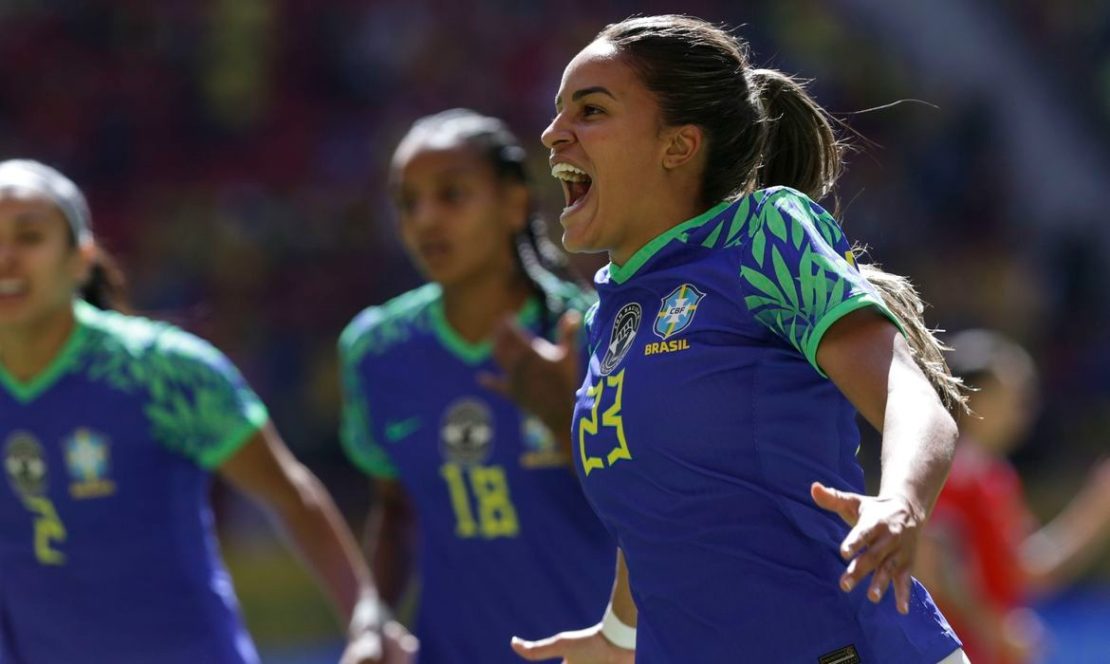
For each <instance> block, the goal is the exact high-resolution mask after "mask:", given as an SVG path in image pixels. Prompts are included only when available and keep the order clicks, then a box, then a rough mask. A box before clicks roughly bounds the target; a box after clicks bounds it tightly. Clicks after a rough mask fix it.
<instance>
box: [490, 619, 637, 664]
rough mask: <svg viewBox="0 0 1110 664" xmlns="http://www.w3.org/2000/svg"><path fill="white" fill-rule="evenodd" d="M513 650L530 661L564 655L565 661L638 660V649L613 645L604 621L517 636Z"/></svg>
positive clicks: (613, 663) (619, 663)
mask: <svg viewBox="0 0 1110 664" xmlns="http://www.w3.org/2000/svg"><path fill="white" fill-rule="evenodd" d="M512 646H513V650H514V651H516V654H518V655H520V656H521V657H523V658H524V659H526V660H528V661H530V662H538V661H541V660H545V659H553V658H555V657H562V658H563V659H562V662H563V664H634V662H635V660H636V651H635V650H626V649H624V648H618V647H617V646H615V645H613V644H612V643H610V642H609V641H608V639H606V638H605V637H604V636H602V635H601V624H600V623H599V624H597V625H594V626H593V627H587V628H586V629H580V630H576V631H573V632H562V633H560V634H556V635H555V636H551V637H548V638H546V639H541V640H539V641H525V640H524V639H521V638H518V637H515V636H514V637H513V640H512Z"/></svg>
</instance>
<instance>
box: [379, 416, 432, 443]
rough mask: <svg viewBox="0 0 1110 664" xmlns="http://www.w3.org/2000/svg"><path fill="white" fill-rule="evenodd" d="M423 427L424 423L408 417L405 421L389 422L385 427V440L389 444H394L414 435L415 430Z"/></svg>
mask: <svg viewBox="0 0 1110 664" xmlns="http://www.w3.org/2000/svg"><path fill="white" fill-rule="evenodd" d="M423 425H424V423H423V422H422V421H421V420H420V418H419V417H410V418H408V419H407V420H399V421H397V422H389V423H388V424H386V425H385V438H386V440H388V441H389V442H391V443H396V442H397V441H399V440H402V439H404V438H408V437H409V436H411V435H412V434H414V433H416V430H417V429H419V428H420V427H422V426H423Z"/></svg>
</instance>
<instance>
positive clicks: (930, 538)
mask: <svg viewBox="0 0 1110 664" xmlns="http://www.w3.org/2000/svg"><path fill="white" fill-rule="evenodd" d="M951 343H952V347H953V351H952V353H951V355H950V356H949V359H950V363H951V366H952V370H953V372H954V373H956V374H957V375H959V376H961V377H962V378H963V379H964V381H965V382H966V383H967V384H968V385H969V386H971V387H973V388H976V390H975V391H974V392H972V393H971V397H970V405H971V410H972V414H971V415H966V416H964V417H963V418H962V419H961V420H960V439H959V441H958V443H957V446H956V459H955V461H954V463H953V465H952V472H951V474H950V475H949V477H948V482H947V483H946V484H945V487H944V490H943V491H942V492H941V494H940V499H939V500H938V501H937V507H936V510H935V511H934V513H933V518H932V519H931V520H930V522H929V528H928V529H927V530H926V533H925V535H926V536H925V537H924V538H923V539H922V544H921V557H920V565H919V567H918V570H919V574H920V577H921V579H922V581H923V582H924V583H925V584H926V585H927V586H928V588H929V589H930V591H931V592H932V593H933V596H934V597H935V598H936V600H937V603H938V604H939V605H940V607H941V609H942V610H943V611H944V615H945V616H947V617H948V618H949V619H950V620H951V621H952V624H953V626H954V627H955V628H956V631H957V633H958V634H959V635H960V637H961V638H962V639H963V640H964V644H965V647H966V649H967V652H968V655H969V656H970V657H971V660H972V661H973V662H975V664H1018V663H1021V662H1028V661H1032V660H1035V659H1036V658H1037V657H1036V655H1037V654H1038V651H1039V650H1040V649H1041V647H1042V646H1043V645H1044V644H1042V643H1041V641H1042V640H1043V636H1044V629H1043V627H1042V626H1041V624H1040V622H1039V620H1038V619H1037V617H1036V615H1034V614H1033V613H1032V611H1030V610H1029V609H1028V608H1027V603H1028V602H1029V600H1030V599H1031V598H1032V597H1033V596H1034V595H1036V594H1039V593H1043V592H1046V591H1051V590H1055V589H1058V588H1060V587H1061V586H1062V585H1064V584H1065V583H1067V582H1068V581H1070V580H1071V579H1073V578H1074V577H1075V576H1076V575H1077V574H1078V573H1079V572H1081V571H1082V570H1083V569H1084V567H1085V566H1086V565H1087V564H1088V563H1090V562H1092V561H1093V559H1094V558H1095V554H1097V553H1098V552H1099V550H1100V549H1101V548H1102V547H1103V546H1105V544H1106V543H1107V538H1108V536H1110V461H1103V462H1102V463H1101V464H1100V465H1099V466H1097V467H1096V468H1095V471H1094V473H1092V475H1091V478H1090V480H1089V481H1088V483H1087V484H1086V486H1084V487H1083V489H1082V490H1081V491H1080V492H1079V494H1078V495H1077V496H1076V497H1075V498H1074V499H1073V500H1072V501H1071V503H1070V504H1069V505H1068V506H1067V508H1065V509H1064V511H1063V512H1062V513H1061V514H1060V515H1059V516H1057V517H1056V518H1055V519H1054V520H1053V521H1052V522H1051V523H1049V524H1048V525H1046V526H1044V527H1041V528H1039V529H1037V528H1036V525H1035V519H1034V518H1033V516H1032V514H1031V513H1030V512H1029V509H1028V508H1027V507H1026V505H1025V500H1024V498H1023V496H1022V490H1021V480H1020V479H1019V477H1018V475H1017V473H1016V472H1015V471H1014V468H1013V467H1012V466H1011V465H1010V463H1009V462H1008V461H1007V460H1006V455H1007V454H1008V453H1009V452H1011V451H1012V450H1013V449H1014V448H1015V447H1017V446H1018V445H1020V444H1021V443H1022V442H1023V441H1024V440H1025V439H1026V438H1027V436H1028V435H1029V430H1030V428H1031V426H1032V424H1033V422H1034V419H1035V417H1036V415H1037V412H1038V410H1039V405H1038V403H1039V397H1038V394H1037V392H1038V388H1037V373H1036V368H1035V366H1034V363H1033V359H1032V358H1031V357H1030V356H1029V354H1028V353H1026V352H1025V350H1024V349H1023V348H1021V347H1020V346H1018V345H1017V344H1016V343H1014V342H1013V341H1010V340H1009V339H1006V338H1005V337H1004V336H1002V335H1001V334H998V333H997V332H993V331H989V330H969V331H966V332H962V333H960V334H957V335H954V336H953V337H952V340H951Z"/></svg>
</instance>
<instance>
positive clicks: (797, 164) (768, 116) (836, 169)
mask: <svg viewBox="0 0 1110 664" xmlns="http://www.w3.org/2000/svg"><path fill="white" fill-rule="evenodd" d="M747 76H748V81H749V87H750V88H751V89H752V92H754V93H755V94H756V95H757V97H758V99H759V102H760V105H761V106H762V107H763V108H762V114H761V115H762V124H763V129H764V130H763V132H762V134H763V135H762V137H761V138H762V150H761V160H760V162H759V165H758V167H757V168H756V175H755V188H756V189H764V188H766V187H773V186H777V185H782V186H787V187H791V188H793V189H797V190H798V191H801V192H803V193H804V194H806V195H807V196H809V197H810V198H812V199H813V200H815V201H819V200H821V199H823V198H825V196H827V195H828V194H829V193H830V192H832V190H833V186H834V185H835V184H836V180H837V178H839V177H840V173H841V172H842V170H843V166H844V162H843V157H842V154H843V150H844V144H843V143H841V142H840V141H839V140H838V139H837V137H836V133H835V132H834V131H833V127H832V121H831V118H830V117H829V114H828V112H827V111H825V109H824V108H822V107H821V106H820V105H819V104H818V103H817V102H816V101H814V99H813V97H811V96H810V95H809V93H808V92H806V90H805V87H804V86H803V84H802V83H801V82H800V81H798V80H797V79H795V78H793V77H791V76H789V75H788V74H785V73H783V72H781V71H778V70H777V69H752V70H749V71H748V74H747Z"/></svg>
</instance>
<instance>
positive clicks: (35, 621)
mask: <svg viewBox="0 0 1110 664" xmlns="http://www.w3.org/2000/svg"><path fill="white" fill-rule="evenodd" d="M75 313H76V316H77V326H76V328H75V330H74V332H73V334H72V335H71V336H70V338H69V340H68V341H67V342H66V344H65V346H64V348H63V349H62V350H61V352H60V353H59V355H58V357H57V358H56V359H55V360H54V362H53V363H52V364H51V366H50V367H49V368H48V369H47V370H46V371H44V372H43V373H41V374H40V375H39V376H38V377H37V378H35V379H34V380H32V381H31V382H29V383H23V382H19V381H17V380H15V379H14V378H13V377H12V376H11V375H10V374H8V373H7V372H5V371H4V370H3V369H2V368H0V445H3V454H4V468H5V473H4V476H5V481H4V486H3V488H2V489H0V662H3V663H4V664H24V663H32V664H34V663H37V662H59V663H61V662H90V663H105V664H108V663H116V662H121V663H130V662H143V663H151V664H170V663H180V664H196V663H197V662H205V663H213V664H225V663H226V664H239V663H243V662H256V661H257V659H258V657H257V655H256V653H255V650H254V646H253V645H252V644H251V641H250V639H249V637H248V636H247V634H246V633H245V631H244V630H243V626H242V623H241V620H240V617H239V614H238V608H237V603H236V600H235V596H234V593H233V591H232V587H231V582H230V580H229V578H228V575H227V573H226V571H225V570H224V568H223V566H222V565H221V563H220V560H219V557H218V551H217V543H216V540H215V537H214V534H213V528H212V514H211V512H210V510H209V507H208V487H209V478H210V469H212V468H215V467H216V466H218V465H219V464H220V463H221V462H223V461H224V460H225V459H227V458H228V457H229V456H230V455H231V454H232V453H234V452H235V451H236V450H237V449H238V448H239V447H240V445H242V444H243V443H244V442H245V441H247V440H248V439H249V438H250V436H251V435H252V434H253V433H254V432H255V431H257V430H258V428H259V427H260V426H261V425H262V424H263V423H264V422H265V421H266V420H267V414H266V409H265V408H264V407H263V406H262V404H261V403H260V402H259V400H258V398H257V397H256V396H255V395H254V394H253V393H252V392H251V391H250V389H249V388H248V387H247V386H246V385H245V384H244V383H243V381H242V379H241V377H240V376H239V374H238V373H237V372H236V370H235V369H234V368H233V367H232V366H231V365H230V363H228V361H227V360H226V359H225V358H224V357H223V356H222V355H221V354H220V353H219V352H218V351H216V350H215V349H214V348H212V347H211V346H210V345H208V344H207V343H205V342H203V341H201V340H199V339H197V338H196V337H194V336H192V335H189V334H186V333H185V332H182V331H180V330H178V329H176V328H174V327H172V326H170V325H167V324H163V323H154V322H151V321H149V320H146V319H142V318H136V317H130V316H124V315H121V314H118V313H113V312H105V311H100V310H98V309H95V308H94V307H92V306H90V305H88V304H85V303H84V302H79V303H77V304H75Z"/></svg>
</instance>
